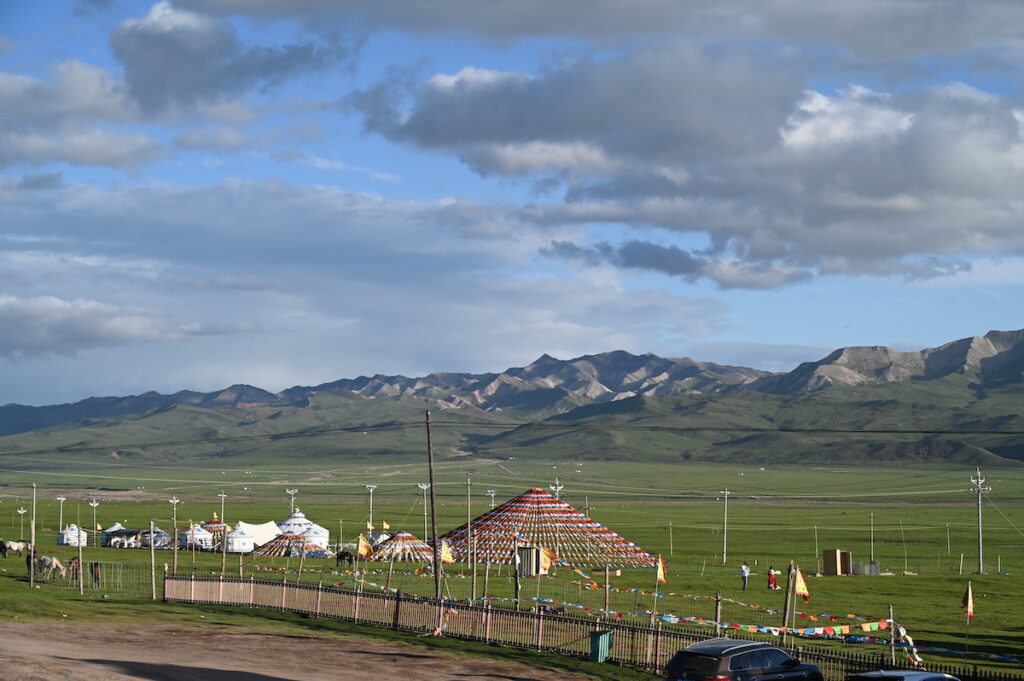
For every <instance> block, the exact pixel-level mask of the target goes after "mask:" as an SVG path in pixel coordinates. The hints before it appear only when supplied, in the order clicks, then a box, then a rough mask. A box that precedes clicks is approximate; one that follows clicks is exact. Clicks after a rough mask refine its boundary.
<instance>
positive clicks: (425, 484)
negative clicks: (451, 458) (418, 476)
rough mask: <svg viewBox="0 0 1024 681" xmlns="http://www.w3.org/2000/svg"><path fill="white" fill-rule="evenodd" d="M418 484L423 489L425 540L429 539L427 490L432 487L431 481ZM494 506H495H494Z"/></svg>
mask: <svg viewBox="0 0 1024 681" xmlns="http://www.w3.org/2000/svg"><path fill="white" fill-rule="evenodd" d="M416 486H417V487H419V488H420V489H421V490H422V491H423V541H427V537H429V536H430V535H428V534H427V490H428V489H430V483H429V482H417V483H416ZM492 508H493V507H492Z"/></svg>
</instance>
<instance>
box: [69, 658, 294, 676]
mask: <svg viewBox="0 0 1024 681" xmlns="http://www.w3.org/2000/svg"><path fill="white" fill-rule="evenodd" d="M59 659H64V660H72V658H59ZM72 661H74V662H88V663H89V664H95V665H105V666H107V667H111V668H113V669H116V670H118V671H120V672H121V673H123V674H131V675H132V676H133V677H135V678H139V679H150V680H151V681H173V680H175V679H195V680H196V681H204V680H205V679H209V680H210V681H214V680H216V681H290V679H286V678H284V677H283V676H267V675H266V674H257V673H254V672H238V671H230V670H224V669H213V668H211V667H189V666H185V665H178V664H151V663H149V662H132V661H130V660H88V659H85V660H82V659H77V658H76V659H74V660H72Z"/></svg>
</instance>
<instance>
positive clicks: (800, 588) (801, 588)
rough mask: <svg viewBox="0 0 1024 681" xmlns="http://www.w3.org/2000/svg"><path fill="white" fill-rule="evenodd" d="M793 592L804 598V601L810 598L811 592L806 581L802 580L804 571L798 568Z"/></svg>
mask: <svg viewBox="0 0 1024 681" xmlns="http://www.w3.org/2000/svg"><path fill="white" fill-rule="evenodd" d="M793 593H795V594H796V595H797V596H800V597H802V598H803V599H804V603H806V602H807V601H809V600H810V599H811V592H810V591H808V590H807V582H805V581H804V573H803V572H801V570H800V568H797V569H796V580H795V583H794V585H793Z"/></svg>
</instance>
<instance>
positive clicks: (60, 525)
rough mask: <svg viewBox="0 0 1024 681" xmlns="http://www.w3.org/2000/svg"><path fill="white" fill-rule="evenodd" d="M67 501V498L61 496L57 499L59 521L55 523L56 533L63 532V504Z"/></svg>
mask: <svg viewBox="0 0 1024 681" xmlns="http://www.w3.org/2000/svg"><path fill="white" fill-rule="evenodd" d="M67 500H68V498H67V497H66V496H64V495H63V494H62V495H60V496H59V497H57V501H58V502H59V503H60V519H59V520H58V521H57V532H63V531H64V502H65V501H67Z"/></svg>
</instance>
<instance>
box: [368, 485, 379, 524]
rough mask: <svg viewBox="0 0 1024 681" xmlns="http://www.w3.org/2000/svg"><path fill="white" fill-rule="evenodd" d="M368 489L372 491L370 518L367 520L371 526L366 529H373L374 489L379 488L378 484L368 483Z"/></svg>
mask: <svg viewBox="0 0 1024 681" xmlns="http://www.w3.org/2000/svg"><path fill="white" fill-rule="evenodd" d="M366 489H367V491H368V492H369V493H370V520H369V521H368V522H367V524H368V525H369V527H368V528H366V529H368V530H372V529H374V528H373V490H375V489H377V485H367V486H366Z"/></svg>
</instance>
